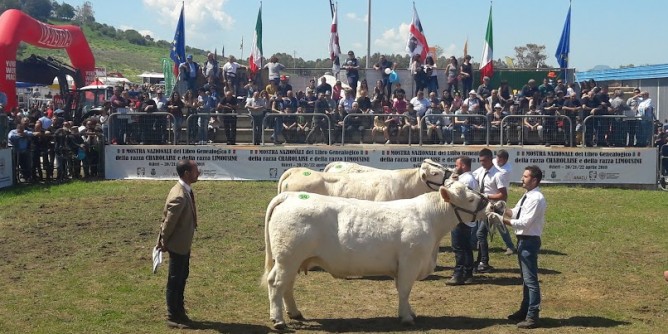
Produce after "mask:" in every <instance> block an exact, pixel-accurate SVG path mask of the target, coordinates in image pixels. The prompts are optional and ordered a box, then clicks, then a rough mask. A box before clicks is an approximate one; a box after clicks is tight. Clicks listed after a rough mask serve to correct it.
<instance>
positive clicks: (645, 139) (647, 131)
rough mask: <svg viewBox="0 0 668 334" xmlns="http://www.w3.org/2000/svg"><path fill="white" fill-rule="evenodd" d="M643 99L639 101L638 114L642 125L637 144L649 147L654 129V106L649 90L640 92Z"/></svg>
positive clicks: (639, 128) (637, 134) (638, 132)
mask: <svg viewBox="0 0 668 334" xmlns="http://www.w3.org/2000/svg"><path fill="white" fill-rule="evenodd" d="M640 95H641V96H642V100H641V101H640V102H639V103H638V111H637V112H636V116H637V117H640V125H639V126H638V131H637V132H636V146H637V147H647V146H649V145H650V144H652V142H651V138H652V132H653V129H654V119H655V116H654V106H653V105H652V99H650V98H649V92H647V91H642V92H641V93H640Z"/></svg>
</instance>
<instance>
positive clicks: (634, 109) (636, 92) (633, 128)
mask: <svg viewBox="0 0 668 334" xmlns="http://www.w3.org/2000/svg"><path fill="white" fill-rule="evenodd" d="M640 101H642V94H641V93H640V88H635V89H633V96H631V97H630V98H629V99H628V100H626V105H627V106H628V107H629V109H630V110H629V116H630V117H635V118H636V119H629V120H627V123H628V129H629V136H628V141H627V143H626V146H628V147H631V146H634V145H635V143H636V133H637V132H638V127H639V126H640V119H639V118H640V117H641V116H642V115H641V114H640V113H639V112H638V104H640Z"/></svg>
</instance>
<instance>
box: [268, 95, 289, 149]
mask: <svg viewBox="0 0 668 334" xmlns="http://www.w3.org/2000/svg"><path fill="white" fill-rule="evenodd" d="M285 105H286V103H285V100H283V96H282V95H281V92H276V98H275V99H274V100H273V101H272V103H271V109H270V111H269V112H270V113H271V114H272V115H279V116H277V117H273V119H270V120H269V123H270V124H274V133H272V135H271V137H270V139H271V140H272V142H273V143H274V145H279V144H282V143H284V142H285V136H283V117H281V116H282V115H283V114H285ZM281 136H283V141H282V142H281V141H280V138H279V137H281Z"/></svg>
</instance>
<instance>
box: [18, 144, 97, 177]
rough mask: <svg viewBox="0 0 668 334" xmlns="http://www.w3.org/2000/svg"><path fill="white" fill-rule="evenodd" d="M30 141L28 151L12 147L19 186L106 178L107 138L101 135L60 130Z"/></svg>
mask: <svg viewBox="0 0 668 334" xmlns="http://www.w3.org/2000/svg"><path fill="white" fill-rule="evenodd" d="M29 140H30V143H29V146H28V148H27V149H25V150H19V149H17V148H16V147H12V161H13V166H15V168H14V175H13V179H14V183H15V184H18V183H32V182H42V181H46V182H50V181H58V182H63V181H67V180H69V179H80V178H82V177H83V178H89V177H104V136H102V135H101V134H99V133H96V132H95V133H88V132H86V133H82V134H79V133H72V132H69V131H58V132H56V133H55V134H40V135H33V136H32V137H30V139H29Z"/></svg>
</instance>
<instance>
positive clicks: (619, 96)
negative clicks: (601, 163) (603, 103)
mask: <svg viewBox="0 0 668 334" xmlns="http://www.w3.org/2000/svg"><path fill="white" fill-rule="evenodd" d="M623 96H624V93H623V92H622V90H621V89H615V91H614V94H613V98H612V100H610V113H611V114H612V115H618V116H625V115H626V114H628V112H627V110H630V109H631V108H629V106H627V105H626V100H624V99H623ZM627 125H628V123H627V122H626V121H625V120H624V119H623V118H621V117H620V118H615V119H612V120H610V126H611V131H610V136H611V137H612V138H610V139H608V142H609V143H610V145H612V146H615V147H624V146H626V136H627V135H628V133H629V129H628V128H627Z"/></svg>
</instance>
